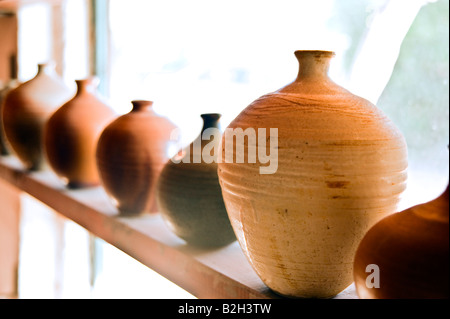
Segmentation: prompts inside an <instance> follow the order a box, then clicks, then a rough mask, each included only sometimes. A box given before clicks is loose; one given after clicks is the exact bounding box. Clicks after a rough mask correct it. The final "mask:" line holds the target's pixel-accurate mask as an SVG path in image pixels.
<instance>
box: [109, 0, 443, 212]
mask: <svg viewBox="0 0 450 319" xmlns="http://www.w3.org/2000/svg"><path fill="white" fill-rule="evenodd" d="M448 5H449V4H448V1H446V0H438V1H427V0H416V1H408V2H405V1H399V0H346V1H338V0H320V1H299V0H281V1H276V2H275V1H260V0H254V1H239V0H231V1H209V0H191V1H183V0H171V1H143V0H130V1H127V4H126V5H124V3H123V1H119V0H110V1H109V23H110V24H109V29H110V34H109V35H110V50H109V51H108V52H109V59H110V60H109V67H110V69H109V77H108V78H107V79H105V80H107V81H108V82H109V97H110V99H111V102H112V103H113V104H114V106H115V107H116V109H117V110H119V111H120V112H126V111H128V110H129V109H130V108H131V104H130V101H131V100H133V99H150V100H153V101H154V102H155V109H156V111H157V112H159V113H160V114H163V115H166V116H167V117H168V118H170V119H171V120H172V121H173V122H175V123H176V124H177V125H178V126H179V127H180V128H181V130H182V132H183V133H184V134H183V136H184V138H185V139H184V142H186V143H188V142H190V141H191V140H192V139H193V138H194V137H195V136H196V135H197V134H198V131H199V129H200V125H201V124H200V122H201V121H200V117H199V115H200V114H201V113H203V112H218V113H222V115H223V117H222V124H223V125H224V126H225V125H227V124H228V122H229V121H231V120H232V119H233V118H234V117H235V116H236V115H237V114H239V112H240V111H241V110H242V109H244V108H245V107H246V106H247V105H248V104H249V103H250V102H252V101H253V100H255V99H256V98H258V97H259V96H261V95H262V94H265V93H268V92H271V91H274V90H276V89H278V88H280V87H282V86H284V85H286V84H288V83H289V82H291V81H292V80H293V79H294V78H295V76H296V75H297V68H298V66H297V61H296V59H295V58H294V55H293V52H294V51H295V50H297V49H326V50H333V51H335V52H336V58H334V60H333V61H332V65H331V70H330V76H331V77H332V78H333V79H334V80H335V81H336V82H337V83H338V84H340V85H342V86H344V87H345V88H347V89H349V90H350V91H352V92H353V93H355V94H358V95H360V96H362V97H364V98H366V99H368V100H370V101H371V102H373V103H375V104H376V105H377V106H378V107H379V108H381V109H382V110H383V111H384V112H385V113H386V114H387V115H388V116H389V117H390V118H391V119H392V120H393V121H394V122H395V124H396V125H397V126H398V127H399V128H400V129H401V130H402V132H403V134H404V135H405V137H406V139H407V144H408V151H409V162H410V170H409V183H408V190H407V192H406V193H405V196H404V201H403V202H402V206H401V208H402V209H403V208H406V207H408V206H411V205H414V204H418V203H420V202H424V201H427V200H431V199H433V198H434V197H436V196H437V195H439V193H440V192H441V191H443V189H444V188H445V186H446V184H447V180H448V149H447V145H448V141H449V133H448V132H449V125H448V124H449V109H448V105H449V83H448V78H449V72H448V69H449V64H448V61H449V51H448V46H449V42H448V38H449V34H448V30H449V22H448V21H449V8H448Z"/></svg>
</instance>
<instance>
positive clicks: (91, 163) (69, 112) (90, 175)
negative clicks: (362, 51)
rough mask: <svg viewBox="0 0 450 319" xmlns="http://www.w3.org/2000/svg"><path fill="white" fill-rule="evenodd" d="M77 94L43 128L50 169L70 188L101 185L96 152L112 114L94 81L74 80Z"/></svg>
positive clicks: (93, 79) (112, 117)
mask: <svg viewBox="0 0 450 319" xmlns="http://www.w3.org/2000/svg"><path fill="white" fill-rule="evenodd" d="M75 82H76V84H77V93H76V95H75V97H74V98H72V99H71V100H70V101H68V102H67V103H65V104H64V105H62V106H61V107H60V108H59V109H58V110H57V111H56V112H55V113H53V115H52V116H51V117H50V119H49V120H48V122H47V124H46V125H45V129H44V143H45V152H46V155H47V158H48V162H49V164H50V167H51V168H52V169H53V170H54V171H55V173H56V174H57V175H59V176H60V177H61V178H62V179H63V180H65V181H66V183H67V185H68V187H69V188H79V187H87V186H96V185H99V184H100V178H99V174H98V171H97V163H96V159H95V152H96V148H97V142H98V138H99V137H100V134H101V132H102V131H103V129H104V128H105V127H106V125H107V124H109V123H110V122H111V121H112V120H113V119H114V118H115V117H116V114H115V112H114V111H113V110H112V109H111V108H110V107H109V106H108V105H106V104H105V103H104V102H102V100H101V99H100V98H99V97H98V96H97V94H96V87H97V85H98V79H97V78H94V77H93V78H88V79H84V80H77V81H75Z"/></svg>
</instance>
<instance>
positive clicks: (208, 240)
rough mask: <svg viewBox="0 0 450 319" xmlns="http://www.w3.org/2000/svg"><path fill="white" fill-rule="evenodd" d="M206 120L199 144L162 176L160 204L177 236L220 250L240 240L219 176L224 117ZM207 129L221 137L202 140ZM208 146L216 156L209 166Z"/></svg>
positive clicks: (205, 117)
mask: <svg viewBox="0 0 450 319" xmlns="http://www.w3.org/2000/svg"><path fill="white" fill-rule="evenodd" d="M202 118H203V121H204V125H203V129H202V131H201V133H200V135H199V136H198V138H197V139H196V141H194V142H193V143H191V144H190V145H189V146H188V147H187V148H186V149H187V151H186V150H185V152H184V155H183V156H177V157H176V160H174V161H172V160H169V161H168V162H167V164H166V165H165V167H164V169H163V171H162V172H161V175H160V178H159V181H158V187H157V202H158V207H159V208H160V211H161V214H162V216H163V217H164V220H165V221H166V222H167V224H168V225H169V227H170V228H171V229H172V231H173V232H174V233H175V234H176V235H177V236H179V237H180V238H183V239H184V240H185V241H186V242H188V243H190V244H193V245H197V246H209V247H218V246H224V245H227V244H229V243H231V242H233V241H235V240H236V236H235V235H234V232H233V229H232V227H231V224H230V221H229V219H228V215H227V211H226V209H225V204H224V202H223V198H222V191H221V189H220V185H219V178H218V176H217V161H216V158H217V153H218V146H219V143H220V131H219V127H218V121H219V118H220V115H219V114H202ZM207 129H216V130H217V131H216V132H219V134H218V135H219V137H218V138H217V139H212V140H211V141H210V140H202V134H203V132H204V131H205V130H207ZM194 145H198V146H199V148H196V147H194ZM206 145H208V146H209V147H212V149H213V152H215V154H214V161H213V162H209V161H206V162H205V161H204V158H203V157H202V156H201V154H202V151H203V150H204V147H205V146H206ZM197 158H198V159H200V161H198V160H196V159H197ZM187 159H189V160H187Z"/></svg>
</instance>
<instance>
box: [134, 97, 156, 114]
mask: <svg viewBox="0 0 450 319" xmlns="http://www.w3.org/2000/svg"><path fill="white" fill-rule="evenodd" d="M131 104H133V109H132V110H131V112H138V111H144V110H151V109H152V105H153V101H147V100H134V101H131Z"/></svg>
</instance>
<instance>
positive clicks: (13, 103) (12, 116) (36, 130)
mask: <svg viewBox="0 0 450 319" xmlns="http://www.w3.org/2000/svg"><path fill="white" fill-rule="evenodd" d="M71 97H73V92H72V91H71V90H70V89H69V88H67V87H66V86H65V84H64V83H63V81H62V79H61V78H60V77H59V76H58V75H57V74H56V72H55V70H54V65H53V64H39V65H38V72H37V75H36V76H35V77H34V78H33V79H31V80H29V81H27V82H25V83H23V84H21V85H19V86H18V87H16V88H15V89H13V90H11V91H9V93H8V94H7V95H6V98H5V102H4V105H3V125H4V130H5V136H6V139H7V141H8V142H9V145H10V146H11V149H12V151H13V152H14V153H15V154H16V155H17V157H18V158H19V159H20V160H21V162H22V163H23V165H24V166H25V168H26V169H29V170H40V169H43V168H44V167H46V164H47V163H46V160H45V155H44V145H43V131H44V125H45V123H46V122H47V120H48V119H49V117H50V116H51V115H52V114H53V112H54V111H56V110H57V109H58V108H59V107H60V106H61V105H63V104H64V103H65V102H67V101H68V100H69V99H70V98H71Z"/></svg>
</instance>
